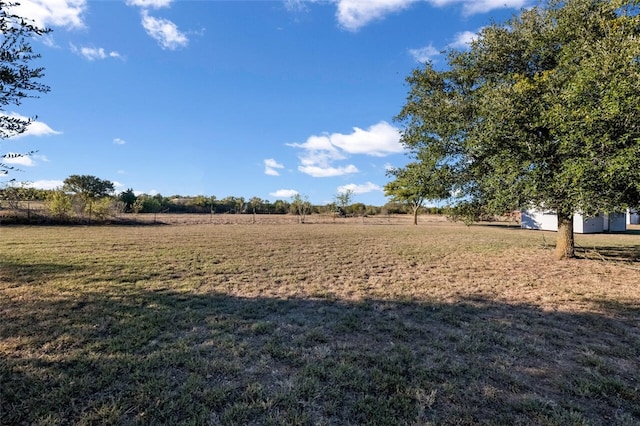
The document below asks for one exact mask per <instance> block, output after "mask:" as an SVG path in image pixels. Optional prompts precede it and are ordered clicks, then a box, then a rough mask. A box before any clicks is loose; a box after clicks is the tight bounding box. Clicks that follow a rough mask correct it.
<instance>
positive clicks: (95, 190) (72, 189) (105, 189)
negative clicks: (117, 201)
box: [62, 175, 114, 218]
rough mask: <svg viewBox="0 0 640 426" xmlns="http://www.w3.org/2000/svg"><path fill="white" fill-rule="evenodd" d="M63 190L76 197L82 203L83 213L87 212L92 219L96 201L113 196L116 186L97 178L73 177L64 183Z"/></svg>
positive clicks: (86, 176) (88, 176)
mask: <svg viewBox="0 0 640 426" xmlns="http://www.w3.org/2000/svg"><path fill="white" fill-rule="evenodd" d="M62 190H63V191H65V192H68V193H72V194H74V195H76V197H77V198H78V199H79V201H80V203H81V211H83V212H87V213H88V214H89V218H91V213H92V209H93V203H94V201H95V200H97V199H99V198H103V197H107V196H109V195H111V194H112V193H113V191H114V186H113V183H112V182H111V181H108V180H102V179H100V178H97V177H95V176H90V175H71V176H69V177H68V178H66V179H65V180H64V181H63V186H62Z"/></svg>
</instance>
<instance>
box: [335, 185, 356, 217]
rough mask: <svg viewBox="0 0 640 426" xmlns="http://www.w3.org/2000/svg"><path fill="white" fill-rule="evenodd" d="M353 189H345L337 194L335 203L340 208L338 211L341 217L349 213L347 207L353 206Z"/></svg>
mask: <svg viewBox="0 0 640 426" xmlns="http://www.w3.org/2000/svg"><path fill="white" fill-rule="evenodd" d="M353 194H354V191H353V189H345V190H344V191H341V192H338V193H337V194H336V199H335V203H336V206H337V207H338V211H339V212H340V215H344V214H346V213H347V207H348V206H349V205H350V204H351V201H352V200H353Z"/></svg>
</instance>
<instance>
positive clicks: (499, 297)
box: [0, 221, 640, 425]
mask: <svg viewBox="0 0 640 426" xmlns="http://www.w3.org/2000/svg"><path fill="white" fill-rule="evenodd" d="M554 241H555V234H553V233H545V232H540V231H538V232H536V231H523V230H520V229H519V228H514V227H509V226H496V225H492V226H471V227H466V226H464V225H459V224H451V223H447V222H422V223H421V224H420V225H419V226H417V227H416V226H411V225H403V224H385V223H369V224H368V223H367V222H365V223H360V222H358V221H349V222H347V221H344V222H340V221H338V223H335V224H334V223H324V224H317V223H316V224H243V225H222V224H206V223H205V224H196V225H188V226H187V225H183V226H178V225H171V226H166V225H165V226H138V227H134V226H108V227H81V226H78V227H1V228H0V262H1V263H0V318H1V322H0V424H7V425H8V424H12V425H14V424H30V425H53V424H56V425H59V424H79V425H89V424H100V425H103V424H118V425H123V424H154V425H157V424H167V425H176V424H194V425H207V424H211V425H215V424H223V425H236V424H238V425H240V424H242V425H244V424H255V425H295V424H299V425H360V424H375V425H385V424H386V425H402V424H406V425H427V424H434V425H440V424H549V425H554V424H555V425H570V424H575V425H584V424H586V425H612V424H616V425H633V424H638V423H640V289H639V285H640V283H639V281H640V279H639V278H640V262H638V260H639V259H640V235H638V234H637V233H635V234H634V233H631V234H624V235H578V236H577V245H578V246H579V248H578V253H579V254H580V255H581V256H582V258H581V259H576V260H570V261H556V260H553V251H552V249H553V244H554Z"/></svg>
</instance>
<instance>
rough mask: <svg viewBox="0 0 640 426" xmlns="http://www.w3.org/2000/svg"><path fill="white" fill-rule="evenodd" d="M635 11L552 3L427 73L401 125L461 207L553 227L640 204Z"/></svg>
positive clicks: (567, 243) (597, 0)
mask: <svg viewBox="0 0 640 426" xmlns="http://www.w3.org/2000/svg"><path fill="white" fill-rule="evenodd" d="M639 6H640V1H639V0H632V1H623V0H611V1H604V0H564V1H561V0H549V1H547V2H545V3H541V4H539V5H538V6H537V7H533V8H531V9H529V10H523V11H522V12H521V13H520V14H518V15H516V16H514V17H513V18H512V19H510V20H508V21H506V22H505V23H494V24H492V25H490V26H488V27H485V28H484V29H483V30H481V31H480V33H479V34H478V37H477V39H475V40H474V41H473V42H472V43H471V44H470V47H469V49H465V50H451V51H450V52H448V67H447V68H446V69H444V70H437V69H436V68H435V67H434V65H433V64H431V63H427V64H425V65H424V67H421V68H419V69H416V70H415V71H414V72H413V73H412V75H410V76H409V77H408V79H407V81H408V83H409V85H410V90H409V95H408V98H407V101H406V104H405V105H404V107H403V108H402V110H401V112H400V114H399V115H398V117H397V120H398V121H399V122H401V123H402V124H403V132H402V142H403V143H404V144H405V146H407V147H408V148H409V149H411V150H412V151H413V152H414V153H419V154H420V155H421V156H423V158H429V159H430V160H429V161H432V162H435V163H437V164H438V165H439V166H440V167H444V166H446V167H449V168H450V169H451V170H452V171H453V172H454V176H455V179H454V180H453V184H452V187H451V188H450V189H451V190H452V192H454V193H456V194H458V196H459V197H460V201H461V202H473V203H476V204H478V205H483V206H485V207H486V208H488V209H490V211H494V212H496V213H502V212H504V211H508V210H512V209H517V208H523V207H538V208H545V209H551V210H554V211H555V212H556V213H557V215H558V231H559V232H558V243H557V245H556V254H557V257H559V258H565V257H573V256H574V240H573V215H574V213H578V212H579V213H584V214H586V215H593V214H595V213H597V212H601V211H604V212H610V211H617V210H622V209H626V208H627V207H629V206H638V205H639V204H640V120H639V118H640V38H639V35H640V19H639Z"/></svg>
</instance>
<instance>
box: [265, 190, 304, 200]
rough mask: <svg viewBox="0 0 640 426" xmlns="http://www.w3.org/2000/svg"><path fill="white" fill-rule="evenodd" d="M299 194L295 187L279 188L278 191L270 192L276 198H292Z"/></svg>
mask: <svg viewBox="0 0 640 426" xmlns="http://www.w3.org/2000/svg"><path fill="white" fill-rule="evenodd" d="M297 194H299V192H298V191H296V190H295V189H278V190H277V191H274V192H270V193H269V195H271V196H272V197H276V198H291V197H295V196H296V195H297Z"/></svg>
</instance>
